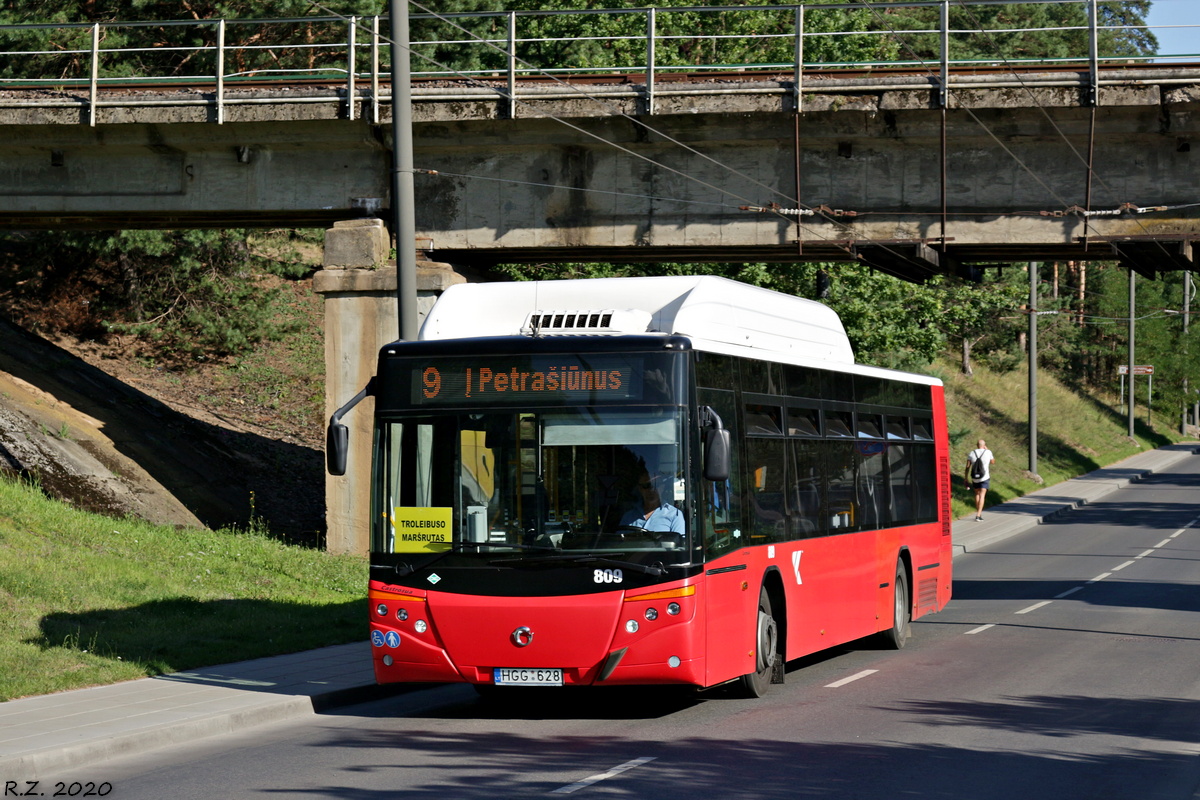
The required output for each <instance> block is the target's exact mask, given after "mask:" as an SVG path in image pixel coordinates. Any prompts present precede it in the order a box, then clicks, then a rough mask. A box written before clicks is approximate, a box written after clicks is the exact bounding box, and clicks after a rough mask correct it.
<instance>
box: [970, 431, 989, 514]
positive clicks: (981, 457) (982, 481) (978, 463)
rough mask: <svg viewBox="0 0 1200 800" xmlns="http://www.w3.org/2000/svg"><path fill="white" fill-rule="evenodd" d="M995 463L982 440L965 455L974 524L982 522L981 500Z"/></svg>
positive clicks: (985, 492)
mask: <svg viewBox="0 0 1200 800" xmlns="http://www.w3.org/2000/svg"><path fill="white" fill-rule="evenodd" d="M995 463H996V456H995V455H994V454H993V453H992V451H991V450H989V449H988V446H987V442H985V441H984V440H983V439H980V440H979V441H978V442H976V444H975V449H974V450H972V451H971V452H969V453H967V486H969V487H971V489H972V490H974V492H975V521H976V522H983V498H984V496H985V495H986V494H987V490H988V486H989V485H991V480H992V469H991V467H992V464H995Z"/></svg>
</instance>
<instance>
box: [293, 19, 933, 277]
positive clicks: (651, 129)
mask: <svg viewBox="0 0 1200 800" xmlns="http://www.w3.org/2000/svg"><path fill="white" fill-rule="evenodd" d="M409 3H410V4H411V5H414V6H416V7H417V8H419V9H421V10H422V11H424V12H425V13H427V14H429V15H431V16H432V17H433V18H435V19H439V20H441V21H443V22H446V23H447V24H449V25H451V26H452V27H455V28H457V29H458V30H460V31H462V32H463V33H464V34H466V35H467V36H470V37H472V38H473V39H475V40H476V41H479V42H481V43H482V44H484V45H486V46H487V47H490V48H492V49H493V50H495V51H496V52H498V53H500V54H502V55H505V56H508V55H509V54H508V52H507V51H505V50H503V49H502V48H499V47H497V46H496V45H494V44H493V43H491V42H490V41H488V40H486V39H483V38H482V37H480V36H478V35H477V34H475V33H474V32H472V31H469V30H467V29H466V28H464V27H463V26H461V25H458V24H457V23H455V22H453V21H451V20H450V19H448V18H446V17H444V16H442V15H440V14H438V13H437V12H434V11H432V10H431V9H429V8H428V7H426V6H424V5H422V4H421V3H419V2H417V1H416V0H409ZM313 5H314V6H315V7H317V8H320V9H321V10H323V11H325V12H326V13H328V14H331V15H333V16H335V17H337V18H339V19H348V18H347V17H345V16H344V15H342V14H339V13H338V12H336V11H333V10H332V9H329V8H327V7H326V6H324V5H322V4H320V3H318V2H314V4H313ZM380 38H382V39H383V40H384V41H388V42H390V43H392V44H397V43H395V42H392V41H391V39H390V37H386V36H382V35H381V36H380ZM411 45H412V43H409V45H408V46H407V47H405V45H403V44H399V45H397V46H399V47H402V48H404V49H405V50H406V51H407V52H408V53H409V54H410V55H416V56H417V57H418V58H421V59H422V60H424V61H427V62H428V63H430V64H433V65H434V66H436V67H438V68H440V69H442V70H444V71H446V72H448V73H451V74H454V75H456V76H458V77H460V78H461V79H463V80H466V81H467V82H469V83H473V84H475V85H479V86H482V87H484V88H487V89H489V90H491V91H497V90H496V89H495V87H494V86H492V85H490V84H487V83H485V82H483V81H479V80H477V79H475V78H473V77H472V76H469V75H466V74H464V73H462V72H461V71H459V70H455V69H453V68H451V67H449V66H448V65H445V64H442V63H441V62H439V61H437V60H436V59H433V58H432V57H429V56H426V55H424V54H422V53H419V52H417V51H415V50H413V48H412V46H411ZM513 57H514V59H516V60H517V61H518V62H519V63H521V64H522V65H524V66H526V67H528V68H530V69H531V70H532V71H534V72H536V73H538V74H540V75H543V76H545V77H547V78H549V79H551V80H553V81H555V82H557V83H560V84H562V85H564V86H566V87H568V88H569V89H570V90H571V91H572V92H574V93H576V94H579V95H581V96H583V97H585V98H587V99H590V100H592V101H594V102H597V103H599V104H601V105H602V106H606V107H608V108H610V109H613V113H614V115H615V116H619V117H622V118H624V119H626V120H628V121H630V122H633V123H634V124H636V125H638V126H641V127H642V128H644V129H645V130H646V131H647V132H650V133H654V134H657V135H658V136H661V137H662V138H663V139H664V140H666V141H668V142H670V143H672V144H675V145H677V146H679V147H682V148H684V149H685V150H688V151H689V152H692V153H694V154H695V155H697V156H700V157H701V158H704V159H706V160H708V161H709V162H711V163H712V164H714V165H716V166H717V167H719V168H721V169H724V170H727V171H729V172H731V173H732V174H734V175H737V176H738V177H741V178H743V179H745V180H748V181H750V182H751V183H753V184H756V185H758V186H761V187H762V188H764V189H766V190H768V191H769V192H771V193H773V194H777V195H779V196H780V197H783V198H785V199H788V200H791V201H792V202H795V203H796V204H797V205H798V206H803V205H804V204H803V203H801V202H800V200H799V199H798V198H792V197H790V196H789V195H787V194H786V193H784V192H782V191H780V190H778V189H776V188H774V187H771V186H769V185H767V184H764V183H761V182H760V181H757V180H756V179H754V178H751V177H750V176H748V175H745V174H744V173H742V172H740V171H738V170H736V169H734V168H732V167H730V166H729V165H727V164H724V163H723V162H720V161H718V160H716V159H714V158H712V157H711V156H708V155H707V154H705V153H702V152H700V151H698V150H696V149H695V148H693V147H691V146H690V145H687V144H686V143H683V142H680V141H678V140H676V139H675V138H673V137H671V136H668V135H667V134H665V133H663V132H662V131H660V130H658V129H656V128H654V127H653V126H650V125H648V124H646V123H645V122H643V121H641V120H638V119H636V118H634V117H631V116H629V115H628V114H625V113H624V112H623V111H621V110H620V109H619V108H614V107H613V106H612V104H611V103H609V102H608V101H607V100H604V99H601V98H599V97H597V96H595V95H592V94H590V93H588V92H585V91H583V90H582V89H580V88H579V87H577V86H575V85H573V84H570V83H567V82H565V81H562V79H560V78H558V77H557V76H556V75H553V74H551V73H547V72H545V71H544V70H542V69H540V68H538V67H536V66H534V65H533V64H530V63H529V62H527V61H525V60H524V59H519V58H516V56H515V54H513ZM509 99H510V100H512V101H513V102H521V103H524V104H526V105H530V103H528V101H524V100H521V99H519V98H517V97H511V96H510V97H509ZM543 116H544V117H546V118H548V119H552V120H554V121H556V122H558V123H560V124H562V125H565V126H567V127H569V128H571V129H572V130H575V131H577V132H579V133H582V134H584V135H585V136H588V137H590V138H592V139H595V140H597V141H600V142H602V143H604V144H608V145H609V146H611V147H614V148H616V149H618V150H620V151H622V152H625V153H627V154H629V155H631V156H633V157H635V158H639V159H641V160H643V161H646V162H647V163H650V164H653V165H655V166H658V167H660V168H662V169H664V170H666V171H668V172H671V173H674V174H677V175H679V176H681V177H684V178H686V179H688V180H691V181H695V182H697V183H699V184H701V185H703V186H705V187H706V188H710V189H713V190H715V191H717V192H719V193H721V194H724V195H727V196H730V197H735V198H738V199H740V200H742V201H743V202H745V203H750V202H751V201H750V199H749V198H745V197H742V196H740V195H738V194H735V193H733V192H730V191H728V190H725V189H722V188H720V187H718V186H715V185H713V184H710V183H708V182H706V181H701V180H699V179H697V178H695V177H693V176H691V175H688V174H687V173H684V172H682V171H681V170H677V169H675V168H673V167H670V166H668V165H666V164H662V163H661V162H659V161H656V160H655V159H652V158H650V157H648V156H644V155H642V154H640V153H637V152H635V151H632V150H630V149H629V148H626V147H624V146H623V145H620V144H617V143H615V142H611V141H609V140H607V139H604V138H603V137H601V136H599V135H597V134H594V133H591V132H590V131H587V130H585V129H583V128H581V127H580V126H577V125H574V124H573V123H571V122H568V121H567V120H565V119H563V118H561V117H558V116H556V115H553V114H549V115H547V114H543ZM680 202H688V201H680ZM813 210H814V211H815V212H816V214H817V215H818V216H822V217H825V218H826V219H827V221H829V222H832V223H834V224H839V225H840V224H841V223H840V222H838V220H837V219H835V218H833V217H832V215H830V216H826V215H825V214H824V213H822V212H820V211H819V210H816V209H813ZM781 216H782V215H781ZM784 218H786V217H784ZM789 222H791V220H789ZM796 227H797V228H799V229H801V230H804V231H806V232H807V233H809V234H811V235H813V236H814V237H816V238H820V239H823V240H825V241H828V242H836V240H834V239H832V238H831V237H827V236H825V235H824V234H822V233H821V232H820V231H817V230H814V229H812V228H807V227H805V226H802V225H800V224H799V223H798V222H797V223H796ZM865 242H866V243H869V244H873V245H875V246H878V247H881V248H883V249H884V250H885V251H887V252H890V253H892V254H893V255H894V256H896V257H898V258H901V259H903V260H906V261H910V263H914V264H915V265H916V266H920V265H919V264H916V262H912V260H911V259H908V257H907V256H905V255H904V254H903V253H900V252H898V251H895V250H894V249H892V248H890V247H889V246H888V245H887V244H886V243H882V242H878V241H876V240H874V239H871V238H870V237H867V238H866V239H865Z"/></svg>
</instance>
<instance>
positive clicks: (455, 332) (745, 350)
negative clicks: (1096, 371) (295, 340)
mask: <svg viewBox="0 0 1200 800" xmlns="http://www.w3.org/2000/svg"><path fill="white" fill-rule="evenodd" d="M367 395H370V396H373V397H374V401H375V434H374V445H373V447H374V451H373V452H374V455H373V473H374V474H373V478H372V487H373V488H372V497H373V501H372V517H373V519H372V522H371V526H372V527H371V555H370V585H369V598H370V615H371V639H372V642H373V644H374V647H373V648H372V650H373V654H374V667H375V676H376V679H377V680H378V681H379V682H380V683H392V682H408V681H434V682H447V681H458V682H468V683H471V684H475V685H476V686H477V687H479V688H480V690H481V691H485V689H484V687H505V686H531V685H532V686H593V685H595V686H604V685H629V684H681V685H690V686H694V687H711V686H716V685H719V684H724V683H728V682H731V681H740V686H741V689H742V690H744V692H745V693H747V694H749V695H751V696H761V695H762V694H763V693H765V692H766V690H767V688H768V686H769V684H770V683H772V682H782V680H783V675H784V664H785V662H786V661H787V660H791V659H795V658H798V657H800V656H803V655H806V654H809V653H813V652H815V651H818V650H823V649H825V648H828V647H832V646H834V645H838V644H842V643H845V642H849V641H852V640H856V639H860V638H863V637H867V636H872V635H874V636H877V637H879V638H881V639H883V640H884V641H885V642H886V643H887V644H889V645H890V646H892V647H903V646H904V641H905V638H906V637H907V636H908V634H909V623H910V621H911V620H912V619H914V618H916V617H920V616H923V615H925V614H929V613H932V612H936V611H938V610H940V609H941V608H942V607H943V606H944V605H945V604H946V602H947V601H948V600H949V597H950V584H951V536H950V518H949V511H950V498H949V484H950V478H949V459H948V448H947V432H946V418H945V406H944V400H943V389H942V385H941V383H940V381H938V380H936V379H934V378H929V377H924V376H920V375H912V374H907V373H901V372H896V371H891V370H885V369H879V368H874V367H867V366H862V365H856V364H855V363H854V360H853V356H852V354H851V350H850V345H849V342H848V340H847V338H846V335H845V332H844V329H843V327H842V325H841V322H840V320H839V319H838V318H837V316H836V314H834V313H833V312H832V311H831V310H830V309H828V308H827V307H826V306H824V305H822V304H820V303H816V302H812V301H808V300H803V299H800V298H795V297H790V296H786V295H782V294H779V293H776V292H772V291H769V290H766V289H759V288H756V287H751V286H746V285H743V284H740V283H736V282H734V281H728V280H725V279H721V278H715V277H711V276H703V277H687V276H675V277H656V278H604V279H593V280H578V281H540V282H514V283H492V284H469V285H462V286H455V287H453V288H451V289H449V290H448V291H447V292H446V293H445V294H444V295H443V296H442V297H441V298H440V299H439V300H438V302H437V304H436V305H435V306H434V308H433V309H432V310H431V312H430V314H429V316H428V317H427V319H426V321H425V322H424V324H423V325H422V328H421V337H420V340H418V341H415V342H398V343H395V344H390V345H388V346H386V347H384V348H383V349H382V351H381V352H380V354H379V365H378V371H377V373H376V376H375V378H374V379H373V380H372V382H371V384H370V386H369V387H368V388H367V389H365V390H364V392H363V393H360V395H359V397H358V398H356V399H355V400H352V401H351V402H350V403H348V404H347V405H346V406H344V407H343V408H342V409H340V410H339V411H338V412H337V413H335V414H334V415H333V418H332V419H331V421H330V430H329V448H328V459H329V468H330V470H331V472H333V473H334V474H342V473H343V472H344V471H345V460H346V459H345V453H346V447H347V438H348V434H347V431H346V428H345V426H344V425H342V424H341V423H340V422H339V420H340V418H341V416H342V415H343V414H345V413H346V412H347V411H349V409H350V408H351V407H352V406H353V405H354V403H356V402H357V401H358V400H359V399H361V398H362V397H364V396H367ZM486 690H487V691H494V690H491V689H486Z"/></svg>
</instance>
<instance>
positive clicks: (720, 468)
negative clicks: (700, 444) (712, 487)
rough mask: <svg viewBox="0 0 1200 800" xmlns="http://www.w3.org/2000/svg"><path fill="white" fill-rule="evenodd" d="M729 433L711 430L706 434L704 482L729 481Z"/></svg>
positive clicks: (720, 429) (721, 430)
mask: <svg viewBox="0 0 1200 800" xmlns="http://www.w3.org/2000/svg"><path fill="white" fill-rule="evenodd" d="M729 447H730V445H729V431H727V430H725V429H724V428H710V429H709V430H707V431H705V432H704V480H706V481H713V482H714V483H717V482H721V481H727V480H729V461H730V458H729Z"/></svg>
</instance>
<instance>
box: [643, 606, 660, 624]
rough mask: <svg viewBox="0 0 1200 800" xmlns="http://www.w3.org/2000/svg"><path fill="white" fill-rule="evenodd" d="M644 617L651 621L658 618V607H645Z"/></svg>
mask: <svg viewBox="0 0 1200 800" xmlns="http://www.w3.org/2000/svg"><path fill="white" fill-rule="evenodd" d="M646 619H648V620H650V621H652V622H653V621H654V620H656V619H658V609H657V608H647V609H646Z"/></svg>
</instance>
